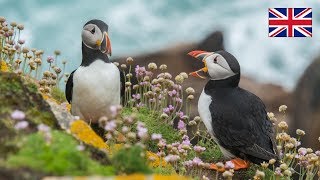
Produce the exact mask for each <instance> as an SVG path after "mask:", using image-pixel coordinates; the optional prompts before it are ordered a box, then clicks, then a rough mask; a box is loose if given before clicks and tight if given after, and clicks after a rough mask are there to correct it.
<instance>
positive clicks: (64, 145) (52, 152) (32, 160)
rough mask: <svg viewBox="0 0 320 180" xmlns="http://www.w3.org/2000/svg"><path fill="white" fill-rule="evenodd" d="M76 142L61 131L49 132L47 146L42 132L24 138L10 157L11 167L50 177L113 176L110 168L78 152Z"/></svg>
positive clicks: (8, 162) (8, 161)
mask: <svg viewBox="0 0 320 180" xmlns="http://www.w3.org/2000/svg"><path fill="white" fill-rule="evenodd" d="M77 145H78V142H77V141H76V140H75V139H74V138H73V137H72V136H70V135H67V134H65V133H63V132H60V131H53V132H52V140H51V143H50V144H47V143H46V141H45V138H44V136H43V135H42V134H41V133H34V134H32V135H29V136H27V137H26V140H25V141H24V142H23V148H21V149H20V150H19V152H18V153H17V154H14V155H10V156H9V158H8V159H7V164H8V166H9V167H10V168H30V169H32V170H35V171H40V172H45V173H48V174H52V175H59V176H62V175H73V176H81V175H113V174H114V172H113V168H112V167H110V166H103V165H101V164H99V163H97V162H95V161H93V160H91V159H90V154H89V153H88V152H86V151H79V150H77V148H76V146H77Z"/></svg>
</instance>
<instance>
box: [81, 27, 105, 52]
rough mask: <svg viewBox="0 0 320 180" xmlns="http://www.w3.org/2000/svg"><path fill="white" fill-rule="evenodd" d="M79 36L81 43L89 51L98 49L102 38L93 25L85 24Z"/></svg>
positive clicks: (101, 34) (99, 31)
mask: <svg viewBox="0 0 320 180" xmlns="http://www.w3.org/2000/svg"><path fill="white" fill-rule="evenodd" d="M81 36H82V42H83V43H84V44H85V45H86V46H87V47H89V48H91V49H99V48H100V45H101V42H102V41H103V38H104V37H103V36H104V34H103V33H102V32H101V30H100V29H99V27H98V26H97V25H95V24H87V25H86V26H84V27H83V30H82V33H81Z"/></svg>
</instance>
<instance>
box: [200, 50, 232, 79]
mask: <svg viewBox="0 0 320 180" xmlns="http://www.w3.org/2000/svg"><path fill="white" fill-rule="evenodd" d="M203 61H204V63H205V64H206V67H207V69H208V73H209V75H210V77H211V79H214V80H219V79H226V78H228V77H231V76H233V75H235V73H234V72H233V71H232V70H231V68H230V66H229V64H228V62H227V61H226V60H225V59H224V58H223V56H221V55H220V54H217V53H212V54H209V55H208V56H206V57H205V58H204V60H203Z"/></svg>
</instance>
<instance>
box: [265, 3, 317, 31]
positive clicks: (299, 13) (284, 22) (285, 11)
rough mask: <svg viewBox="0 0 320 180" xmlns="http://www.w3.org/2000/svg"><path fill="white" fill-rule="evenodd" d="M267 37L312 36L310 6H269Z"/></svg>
mask: <svg viewBox="0 0 320 180" xmlns="http://www.w3.org/2000/svg"><path fill="white" fill-rule="evenodd" d="M269 37H312V8H269Z"/></svg>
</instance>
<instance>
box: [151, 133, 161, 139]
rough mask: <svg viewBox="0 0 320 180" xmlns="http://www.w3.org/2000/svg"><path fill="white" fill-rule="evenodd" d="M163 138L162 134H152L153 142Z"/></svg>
mask: <svg viewBox="0 0 320 180" xmlns="http://www.w3.org/2000/svg"><path fill="white" fill-rule="evenodd" d="M161 138H162V135H161V134H155V133H154V134H152V135H151V139H152V140H160V139H161Z"/></svg>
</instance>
